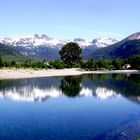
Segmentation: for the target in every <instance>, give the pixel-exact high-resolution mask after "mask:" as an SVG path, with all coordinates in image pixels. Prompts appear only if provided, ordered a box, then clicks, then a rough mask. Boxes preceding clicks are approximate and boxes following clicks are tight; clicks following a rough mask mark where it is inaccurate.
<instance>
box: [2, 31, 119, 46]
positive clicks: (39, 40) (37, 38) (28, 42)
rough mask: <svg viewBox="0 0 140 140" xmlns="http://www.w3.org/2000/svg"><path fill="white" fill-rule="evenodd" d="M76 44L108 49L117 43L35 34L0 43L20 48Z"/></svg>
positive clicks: (104, 40) (114, 40)
mask: <svg viewBox="0 0 140 140" xmlns="http://www.w3.org/2000/svg"><path fill="white" fill-rule="evenodd" d="M71 41H72V42H76V43H78V44H79V46H80V47H81V48H84V47H88V46H96V47H107V46H109V45H111V44H114V43H116V42H117V40H116V39H111V38H108V39H103V38H98V39H94V40H93V41H92V42H90V41H87V40H84V39H81V38H76V39H73V40H57V39H53V38H50V37H48V36H47V35H46V34H43V35H39V34H35V35H34V36H21V37H11V38H7V37H6V38H1V39H0V42H1V43H4V44H7V45H12V46H16V47H18V46H20V47H29V46H31V47H33V46H40V45H41V46H47V47H48V46H51V47H52V46H53V47H57V46H63V45H65V44H66V43H68V42H71Z"/></svg>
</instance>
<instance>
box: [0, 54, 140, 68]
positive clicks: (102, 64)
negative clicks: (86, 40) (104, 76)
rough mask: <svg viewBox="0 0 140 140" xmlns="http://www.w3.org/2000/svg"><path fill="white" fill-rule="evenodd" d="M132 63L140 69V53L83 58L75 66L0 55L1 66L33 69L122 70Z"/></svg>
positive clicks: (57, 61)
mask: <svg viewBox="0 0 140 140" xmlns="http://www.w3.org/2000/svg"><path fill="white" fill-rule="evenodd" d="M126 64H130V65H131V69H138V70H140V55H137V56H134V57H132V58H130V59H128V60H125V61H124V60H120V59H116V60H113V61H111V60H93V59H90V60H82V61H81V62H80V63H77V64H75V65H73V66H69V65H68V64H65V63H64V62H63V61H62V60H55V61H45V60H43V61H32V60H26V61H25V62H23V63H19V62H16V61H11V62H9V61H8V62H7V61H3V60H2V57H0V68H2V67H15V68H33V69H64V68H73V67H77V68H82V69H86V70H122V69H125V65H126Z"/></svg>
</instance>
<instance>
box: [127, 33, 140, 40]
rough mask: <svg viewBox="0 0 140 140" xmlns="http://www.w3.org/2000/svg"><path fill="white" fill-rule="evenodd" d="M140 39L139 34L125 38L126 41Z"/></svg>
mask: <svg viewBox="0 0 140 140" xmlns="http://www.w3.org/2000/svg"><path fill="white" fill-rule="evenodd" d="M139 39H140V32H137V33H135V34H132V35H130V36H128V37H127V38H126V40H139Z"/></svg>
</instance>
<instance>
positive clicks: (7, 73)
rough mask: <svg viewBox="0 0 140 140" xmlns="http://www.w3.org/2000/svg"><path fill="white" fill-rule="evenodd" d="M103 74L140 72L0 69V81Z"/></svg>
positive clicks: (74, 69) (137, 72) (134, 72)
mask: <svg viewBox="0 0 140 140" xmlns="http://www.w3.org/2000/svg"><path fill="white" fill-rule="evenodd" d="M105 73H106V74H107V73H121V74H126V73H128V74H131V73H133V74H140V72H139V71H137V70H115V71H85V70H81V69H78V68H71V69H60V70H55V69H49V70H33V69H0V79H21V78H35V77H49V76H70V75H81V74H105Z"/></svg>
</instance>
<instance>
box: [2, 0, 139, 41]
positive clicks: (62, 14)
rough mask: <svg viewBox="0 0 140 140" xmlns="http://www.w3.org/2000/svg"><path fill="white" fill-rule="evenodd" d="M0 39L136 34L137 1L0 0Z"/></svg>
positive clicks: (137, 27) (87, 37) (137, 28)
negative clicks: (37, 35)
mask: <svg viewBox="0 0 140 140" xmlns="http://www.w3.org/2000/svg"><path fill="white" fill-rule="evenodd" d="M0 19H1V20H0V37H6V36H20V35H33V34H36V33H37V34H47V35H48V36H50V37H53V38H56V39H73V38H84V39H88V40H92V39H94V38H96V37H115V38H118V39H122V38H124V37H126V36H128V35H130V34H132V33H135V32H138V31H140V0H0Z"/></svg>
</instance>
